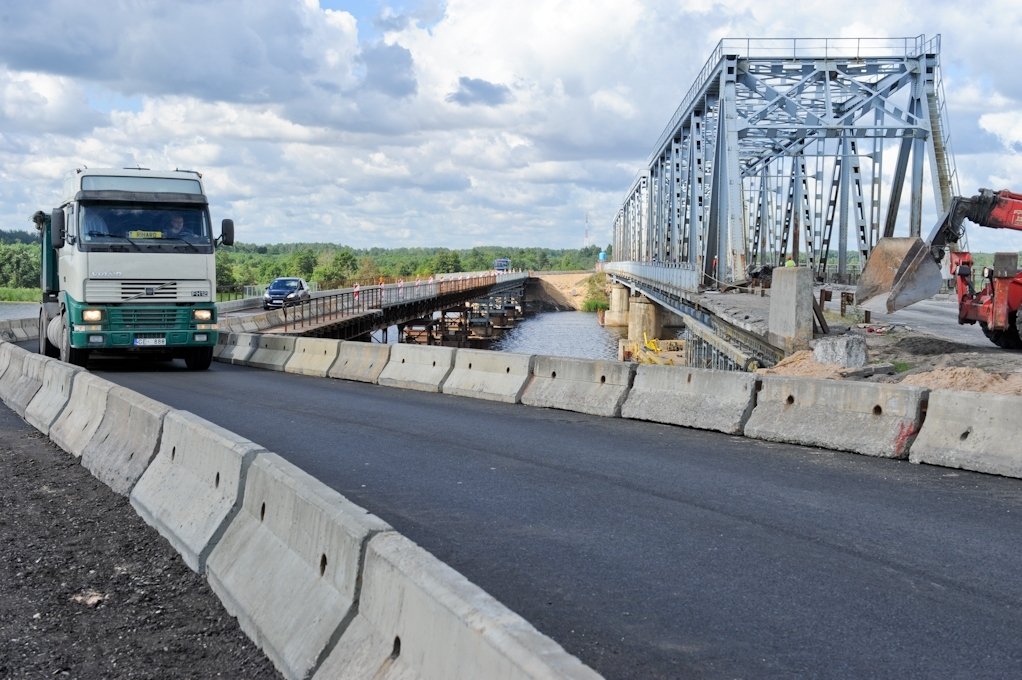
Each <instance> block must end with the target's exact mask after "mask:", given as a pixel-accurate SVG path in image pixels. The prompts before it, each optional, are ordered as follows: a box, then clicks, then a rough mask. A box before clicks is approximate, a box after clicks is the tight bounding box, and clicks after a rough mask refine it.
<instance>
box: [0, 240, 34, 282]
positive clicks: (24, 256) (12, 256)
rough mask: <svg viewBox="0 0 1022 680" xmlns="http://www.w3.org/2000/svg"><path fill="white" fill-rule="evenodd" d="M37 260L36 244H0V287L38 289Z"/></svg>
mask: <svg viewBox="0 0 1022 680" xmlns="http://www.w3.org/2000/svg"><path fill="white" fill-rule="evenodd" d="M39 258H40V253H39V245H38V244H37V243H33V244H28V243H14V244H11V245H4V244H0V286H5V287H9V288H38V287H39V270H40V266H41V265H40V262H39Z"/></svg>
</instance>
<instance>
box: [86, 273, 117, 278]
mask: <svg viewBox="0 0 1022 680" xmlns="http://www.w3.org/2000/svg"><path fill="white" fill-rule="evenodd" d="M89 276H91V277H92V278H94V279H119V278H121V277H122V276H123V274H121V273H120V272H89Z"/></svg>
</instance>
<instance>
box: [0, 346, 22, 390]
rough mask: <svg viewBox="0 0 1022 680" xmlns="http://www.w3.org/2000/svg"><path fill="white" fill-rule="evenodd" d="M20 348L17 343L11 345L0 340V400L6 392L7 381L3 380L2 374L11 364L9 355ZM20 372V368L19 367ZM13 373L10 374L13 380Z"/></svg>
mask: <svg viewBox="0 0 1022 680" xmlns="http://www.w3.org/2000/svg"><path fill="white" fill-rule="evenodd" d="M18 349H21V348H20V347H18V346H17V345H13V344H11V343H9V342H7V341H6V340H0V401H2V400H3V398H4V397H5V396H6V394H7V389H8V387H7V382H6V380H4V375H5V374H6V373H7V367H8V366H10V365H11V357H12V356H14V354H15V351H16V350H18ZM19 372H20V369H19ZM13 376H14V374H13V373H12V374H11V379H12V380H13Z"/></svg>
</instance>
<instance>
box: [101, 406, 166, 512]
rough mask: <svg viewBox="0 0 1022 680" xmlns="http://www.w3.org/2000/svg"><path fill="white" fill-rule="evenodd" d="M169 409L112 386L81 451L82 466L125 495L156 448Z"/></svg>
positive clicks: (147, 464)
mask: <svg viewBox="0 0 1022 680" xmlns="http://www.w3.org/2000/svg"><path fill="white" fill-rule="evenodd" d="M169 410H170V407H169V406H165V405H164V404H161V403H160V402H158V401H155V400H153V399H150V398H149V397H146V396H143V395H141V394H139V393H138V392H134V391H132V390H129V389H127V388H125V387H118V386H115V387H112V388H111V389H110V391H109V392H108V393H107V396H106V410H105V411H104V412H103V421H102V422H101V423H100V424H99V427H98V428H96V433H95V434H94V435H93V436H92V439H90V440H89V443H88V444H86V445H85V448H84V449H83V450H82V465H83V466H84V467H85V468H86V469H88V471H89V472H91V473H92V474H93V476H94V477H96V479H98V480H100V481H101V482H103V483H104V484H106V485H107V486H109V487H110V488H111V489H113V490H114V491H115V492H116V493H119V494H121V495H122V496H127V495H128V494H129V493H130V492H131V487H133V486H135V482H137V481H138V478H139V477H141V476H142V473H143V472H145V470H146V468H147V467H149V463H150V462H151V461H152V459H153V456H155V455H156V449H157V447H158V446H159V445H160V432H161V431H162V429H163V416H165V415H166V414H167V411H169Z"/></svg>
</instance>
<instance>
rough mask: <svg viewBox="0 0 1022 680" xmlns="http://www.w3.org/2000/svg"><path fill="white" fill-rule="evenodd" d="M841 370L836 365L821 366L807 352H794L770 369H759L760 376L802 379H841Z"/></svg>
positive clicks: (811, 354)
mask: <svg viewBox="0 0 1022 680" xmlns="http://www.w3.org/2000/svg"><path fill="white" fill-rule="evenodd" d="M842 370H843V369H842V368H841V367H840V366H838V365H837V364H821V363H820V362H818V361H816V360H815V359H814V358H813V353H812V352H811V351H809V350H802V351H799V352H795V353H794V354H792V355H791V356H788V357H785V358H784V359H782V360H781V361H779V362H778V363H776V364H775V365H773V366H771V367H770V368H761V369H759V370H758V371H756V372H757V373H759V374H761V375H792V376H801V377H803V378H841V377H842Z"/></svg>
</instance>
